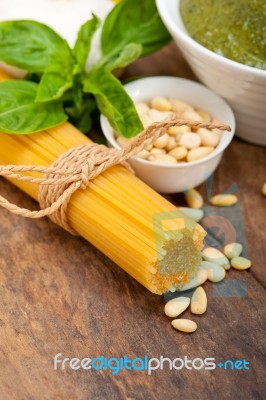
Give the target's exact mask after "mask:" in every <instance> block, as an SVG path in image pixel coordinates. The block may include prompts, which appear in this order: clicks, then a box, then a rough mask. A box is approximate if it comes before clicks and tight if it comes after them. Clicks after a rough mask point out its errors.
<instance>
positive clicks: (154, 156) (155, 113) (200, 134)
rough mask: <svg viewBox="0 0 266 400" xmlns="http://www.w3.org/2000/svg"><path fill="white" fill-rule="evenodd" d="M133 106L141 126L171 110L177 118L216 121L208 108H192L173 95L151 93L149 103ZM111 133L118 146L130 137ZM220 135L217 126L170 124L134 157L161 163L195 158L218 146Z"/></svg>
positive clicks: (159, 119) (167, 113)
mask: <svg viewBox="0 0 266 400" xmlns="http://www.w3.org/2000/svg"><path fill="white" fill-rule="evenodd" d="M136 109H137V112H138V114H139V117H140V119H141V121H142V123H143V126H144V128H146V127H148V126H149V125H151V124H152V123H153V122H159V121H161V120H163V119H165V118H167V117H169V116H170V115H172V114H173V113H175V114H176V116H177V118H180V119H186V120H191V121H200V122H214V123H218V121H217V120H216V119H215V118H212V117H211V115H210V114H209V113H208V112H206V111H204V110H200V109H195V108H193V107H192V106H191V105H190V104H188V103H185V102H184V101H181V100H178V99H173V98H169V99H168V98H166V97H154V98H153V99H152V100H151V101H150V103H149V104H148V103H137V104H136ZM114 135H115V137H116V140H117V143H118V144H119V145H120V146H121V147H122V148H123V147H126V146H127V144H128V142H129V141H130V139H127V138H124V137H122V136H120V135H118V134H117V133H114ZM220 138H221V131H220V130H218V129H213V130H209V129H206V128H199V129H191V128H189V127H188V126H186V125H182V126H172V127H171V128H169V129H168V131H167V133H165V134H164V135H162V136H161V137H159V138H158V139H157V140H156V141H155V142H154V143H153V144H152V145H150V146H147V148H146V149H145V150H143V151H141V152H140V153H139V154H137V156H136V157H138V158H142V159H144V160H148V161H151V162H161V163H165V164H176V163H178V162H191V161H196V160H200V159H202V158H204V157H206V156H208V155H209V154H210V153H212V152H213V151H214V149H215V148H216V147H217V146H218V144H219V142H220Z"/></svg>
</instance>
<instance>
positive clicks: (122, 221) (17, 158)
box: [0, 71, 205, 294]
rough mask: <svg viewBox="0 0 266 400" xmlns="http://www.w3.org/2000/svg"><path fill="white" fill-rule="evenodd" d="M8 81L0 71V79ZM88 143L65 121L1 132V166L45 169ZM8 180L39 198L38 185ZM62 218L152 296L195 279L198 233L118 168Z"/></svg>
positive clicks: (79, 195)
mask: <svg viewBox="0 0 266 400" xmlns="http://www.w3.org/2000/svg"><path fill="white" fill-rule="evenodd" d="M8 78H9V77H8V76H7V74H6V73H3V72H2V71H0V80H5V79H8ZM88 143H92V142H91V141H90V139H89V138H87V137H86V136H85V135H83V134H82V133H81V132H79V131H78V130H77V129H76V128H75V127H73V126H72V125H71V124H70V123H68V122H66V123H63V124H62V125H60V126H56V127H53V128H51V129H49V130H47V131H44V132H40V133H35V134H30V135H9V134H4V133H0V164H3V165H8V164H15V165H41V166H49V165H51V164H52V163H53V162H54V161H55V160H56V159H57V158H58V156H60V155H61V154H62V153H64V152H66V151H67V150H68V149H71V148H73V147H76V146H78V145H81V144H88ZM27 174H28V175H30V176H34V177H40V174H39V173H37V172H34V173H33V172H30V173H27ZM10 181H12V183H14V184H15V185H16V186H18V187H19V188H20V189H22V190H23V191H24V192H26V193H27V194H29V195H30V196H31V197H33V198H34V199H35V200H37V199H38V190H39V187H38V186H39V185H38V184H32V183H29V182H22V181H17V180H14V179H10ZM67 216H68V220H69V222H70V224H71V226H72V227H73V229H74V230H75V231H76V232H78V234H79V235H81V236H82V237H84V238H85V239H87V240H88V241H89V242H90V243H92V244H93V245H94V246H95V247H97V248H98V249H99V250H101V251H102V252H103V253H104V254H105V255H107V256H108V257H109V258H110V259H111V260H113V261H114V262H115V263H116V264H117V265H118V266H119V267H121V268H123V269H124V270H125V271H126V272H127V273H129V274H130V275H131V276H132V277H134V278H135V279H136V280H137V281H138V282H140V283H141V284H142V285H143V286H145V287H146V288H147V289H148V290H150V291H151V292H153V293H156V294H162V293H163V292H165V291H166V290H168V289H169V288H171V287H172V286H173V285H182V284H184V283H186V281H187V280H189V279H191V278H192V277H194V276H195V274H196V271H197V267H198V264H199V262H200V250H201V248H202V245H203V238H204V236H205V231H204V230H203V228H202V227H201V226H200V225H198V224H196V223H195V222H194V221H192V220H190V219H189V218H187V217H185V216H184V215H183V214H182V213H180V212H179V211H178V210H177V209H176V206H175V205H173V204H171V203H170V202H169V201H168V200H166V199H165V198H164V197H162V196H161V195H159V194H158V193H156V192H155V191H154V190H153V189H151V188H150V187H149V186H147V185H146V184H145V183H143V182H142V181H140V180H139V179H138V178H137V177H136V176H134V175H133V174H132V173H131V172H130V171H128V170H127V169H126V168H124V167H123V166H121V165H116V166H113V167H111V168H109V169H108V170H106V171H105V172H103V173H102V174H101V175H99V176H98V177H96V178H95V179H93V180H92V181H91V182H90V183H89V185H88V187H87V188H86V189H85V190H78V191H77V192H75V193H74V194H73V195H72V197H71V199H70V202H69V205H68V209H67Z"/></svg>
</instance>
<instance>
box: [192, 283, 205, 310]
mask: <svg viewBox="0 0 266 400" xmlns="http://www.w3.org/2000/svg"><path fill="white" fill-rule="evenodd" d="M190 310H191V312H192V313H193V314H204V313H205V311H206V310H207V296H206V293H205V290H204V289H203V287H201V286H200V287H198V288H197V289H196V290H195V292H194V293H193V295H192V298H191V305H190Z"/></svg>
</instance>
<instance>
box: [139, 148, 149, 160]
mask: <svg viewBox="0 0 266 400" xmlns="http://www.w3.org/2000/svg"><path fill="white" fill-rule="evenodd" d="M149 155H150V152H149V151H148V150H142V151H140V152H139V153H138V154H137V155H136V157H138V158H142V159H143V160H147V158H148V157H149Z"/></svg>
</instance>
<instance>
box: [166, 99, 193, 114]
mask: <svg viewBox="0 0 266 400" xmlns="http://www.w3.org/2000/svg"><path fill="white" fill-rule="evenodd" d="M169 101H170V103H171V106H172V110H173V111H174V112H175V113H177V114H182V112H183V111H185V110H187V109H189V110H192V111H194V110H193V107H192V106H191V105H190V104H188V103H185V102H184V101H182V100H178V99H172V98H171V99H169Z"/></svg>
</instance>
